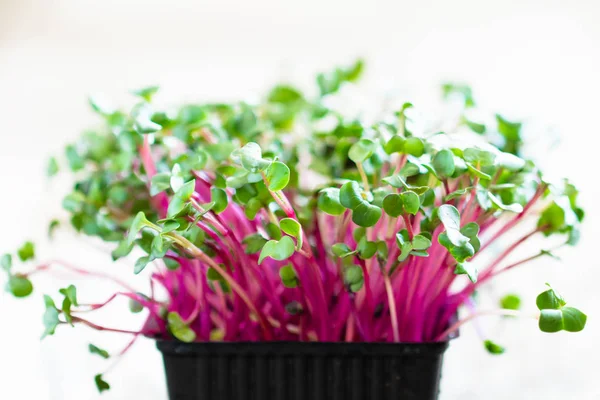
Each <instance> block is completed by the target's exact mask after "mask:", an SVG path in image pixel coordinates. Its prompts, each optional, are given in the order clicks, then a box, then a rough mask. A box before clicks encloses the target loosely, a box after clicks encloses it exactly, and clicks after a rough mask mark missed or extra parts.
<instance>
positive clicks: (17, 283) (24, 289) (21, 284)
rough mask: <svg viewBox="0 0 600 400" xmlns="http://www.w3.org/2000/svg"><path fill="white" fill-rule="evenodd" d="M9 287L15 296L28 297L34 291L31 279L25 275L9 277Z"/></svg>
mask: <svg viewBox="0 0 600 400" xmlns="http://www.w3.org/2000/svg"><path fill="white" fill-rule="evenodd" d="M8 289H9V291H10V293H12V295H13V296H15V297H18V298H21V297H27V296H29V295H30V294H31V292H33V285H32V284H31V281H30V280H29V279H27V278H26V277H24V276H20V275H11V276H10V278H9V279H8Z"/></svg>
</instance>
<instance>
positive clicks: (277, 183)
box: [267, 161, 290, 192]
mask: <svg viewBox="0 0 600 400" xmlns="http://www.w3.org/2000/svg"><path fill="white" fill-rule="evenodd" d="M267 182H269V190H272V191H274V192H276V191H279V190H283V189H285V187H286V186H287V185H288V183H289V182H290V169H289V168H288V166H287V165H285V164H284V163H282V162H279V161H274V162H273V163H272V164H271V165H270V166H269V169H268V170H267Z"/></svg>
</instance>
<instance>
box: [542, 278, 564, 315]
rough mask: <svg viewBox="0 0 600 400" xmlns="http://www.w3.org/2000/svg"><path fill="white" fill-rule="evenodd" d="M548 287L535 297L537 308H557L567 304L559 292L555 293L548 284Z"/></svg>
mask: <svg viewBox="0 0 600 400" xmlns="http://www.w3.org/2000/svg"><path fill="white" fill-rule="evenodd" d="M546 285H548V284H546ZM548 287H549V289H548V290H546V291H545V292H542V293H540V294H539V295H538V297H537V298H536V299H535V304H536V305H537V308H538V310H558V309H560V308H562V307H563V306H564V305H565V304H567V302H566V301H565V299H564V298H563V297H562V296H561V295H560V294H558V293H556V292H555V291H554V289H552V287H550V285H548Z"/></svg>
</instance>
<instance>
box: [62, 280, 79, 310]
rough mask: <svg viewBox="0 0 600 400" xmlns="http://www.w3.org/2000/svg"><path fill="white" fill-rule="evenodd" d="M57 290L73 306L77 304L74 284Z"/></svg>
mask: <svg viewBox="0 0 600 400" xmlns="http://www.w3.org/2000/svg"><path fill="white" fill-rule="evenodd" d="M58 292H59V293H60V294H62V295H63V296H65V298H66V299H68V300H69V301H70V302H71V304H73V305H74V306H78V305H79V304H78V303H77V288H76V287H75V286H74V285H69V286H68V287H66V288H63V289H60V290H59V291H58Z"/></svg>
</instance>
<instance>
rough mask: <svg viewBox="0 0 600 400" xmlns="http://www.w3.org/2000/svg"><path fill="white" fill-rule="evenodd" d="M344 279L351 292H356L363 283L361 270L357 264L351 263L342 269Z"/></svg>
mask: <svg viewBox="0 0 600 400" xmlns="http://www.w3.org/2000/svg"><path fill="white" fill-rule="evenodd" d="M344 281H345V283H346V286H348V288H349V289H350V291H351V292H353V293H356V292H358V291H359V290H360V289H362V287H363V284H364V275H363V270H362V268H361V267H360V266H358V265H351V266H349V267H348V268H346V270H345V271H344Z"/></svg>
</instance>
